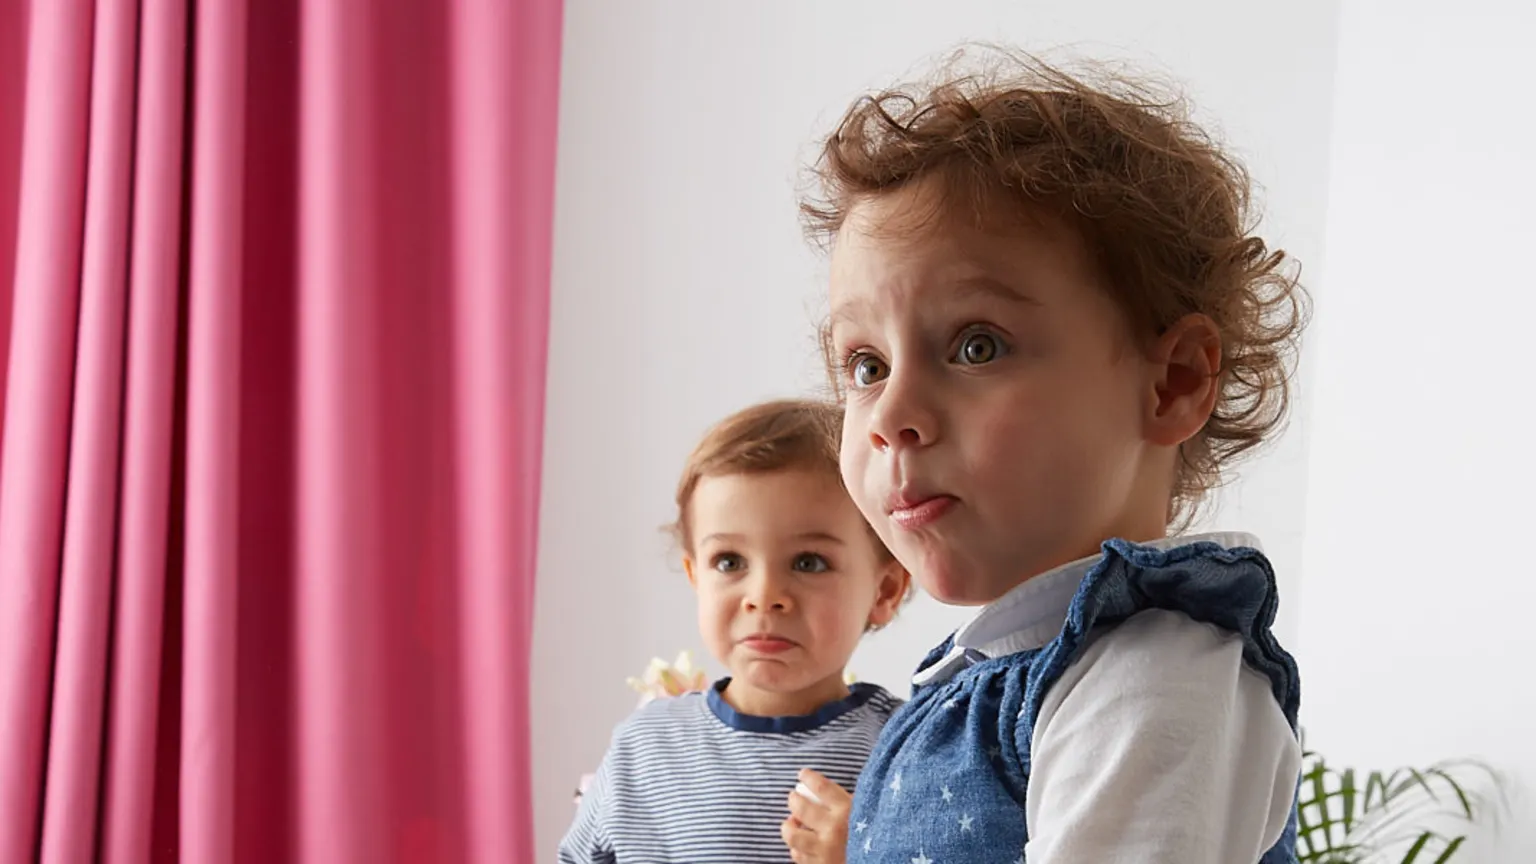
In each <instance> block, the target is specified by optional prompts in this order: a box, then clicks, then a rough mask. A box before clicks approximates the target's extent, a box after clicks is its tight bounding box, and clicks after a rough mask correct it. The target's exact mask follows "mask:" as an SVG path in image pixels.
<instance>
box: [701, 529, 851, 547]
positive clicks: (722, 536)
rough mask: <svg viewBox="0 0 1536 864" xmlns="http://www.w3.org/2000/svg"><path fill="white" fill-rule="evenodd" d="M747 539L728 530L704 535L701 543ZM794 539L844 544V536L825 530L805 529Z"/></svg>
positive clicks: (737, 541)
mask: <svg viewBox="0 0 1536 864" xmlns="http://www.w3.org/2000/svg"><path fill="white" fill-rule="evenodd" d="M745 539H746V535H745V534H733V533H729V532H727V533H717V534H709V535H706V536H705V537H704V539H702V540H700V541H699V542H700V543H701V544H702V543H709V542H711V541H713V542H715V543H740V542H741V541H743V540H745ZM794 539H796V540H815V541H820V542H823V543H833V544H836V545H838V546H842V545H843V538H841V537H838V536H837V535H835V534H828V533H827V532H825V531H805V532H802V533H800V534H796V535H795V538H794Z"/></svg>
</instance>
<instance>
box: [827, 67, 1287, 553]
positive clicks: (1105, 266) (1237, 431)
mask: <svg viewBox="0 0 1536 864" xmlns="http://www.w3.org/2000/svg"><path fill="white" fill-rule="evenodd" d="M988 53H991V54H992V55H993V56H994V57H995V58H996V59H997V60H998V62H996V63H994V64H990V65H989V66H987V67H984V68H983V69H982V70H981V71H978V72H975V73H965V71H964V69H963V68H961V64H962V62H963V61H964V60H965V59H966V55H967V52H965V51H964V50H962V51H960V52H957V54H956V55H955V56H954V57H953V58H952V60H951V61H950V63H948V64H945V66H944V67H943V68H941V70H940V75H939V76H938V78H937V80H935V81H929V82H926V83H919V84H914V85H909V86H905V87H898V88H894V89H889V90H884V91H881V92H879V93H875V94H873V95H870V96H866V97H864V98H861V99H859V100H858V101H857V102H855V103H854V104H853V106H852V107H850V108H849V109H848V111H847V113H846V114H845V115H844V116H843V118H842V121H841V122H840V123H839V124H838V126H837V129H836V131H835V132H833V133H832V135H831V136H829V137H828V138H827V139H826V141H825V143H824V145H823V146H822V149H821V154H820V157H819V159H818V160H817V162H816V164H815V174H814V179H815V180H816V181H817V185H818V186H819V194H818V195H816V196H814V197H808V198H807V199H805V200H804V201H803V203H802V204H801V211H802V214H803V216H804V219H805V223H806V228H807V233H808V234H809V235H810V236H811V237H812V238H813V239H815V240H818V241H821V242H822V244H823V245H829V244H830V243H831V241H832V240H833V238H834V237H835V235H836V234H837V232H838V230H839V229H840V228H841V227H842V225H843V222H844V220H846V219H847V218H848V214H849V212H850V211H851V210H852V209H853V208H854V207H855V206H857V205H858V204H859V203H860V202H862V201H865V200H868V199H870V198H873V197H875V196H878V195H881V194H884V193H888V192H891V191H894V190H897V189H900V188H903V187H905V186H907V185H908V184H911V183H913V182H915V181H918V180H923V179H925V178H929V177H934V178H936V179H937V180H938V181H939V183H940V188H941V192H942V197H943V202H942V203H943V205H944V206H943V209H944V210H945V211H946V212H947V213H949V214H953V213H954V212H955V211H957V210H959V211H960V212H965V210H964V209H962V208H965V209H968V210H969V211H970V212H972V213H974V214H976V216H977V218H978V219H979V218H980V214H981V213H982V212H983V211H984V209H985V208H984V207H983V205H984V204H987V203H993V202H997V203H1005V204H1008V205H1011V206H1012V208H1013V209H1014V210H1015V212H1016V213H1017V214H1018V215H1021V216H1028V215H1031V213H1034V212H1041V211H1043V212H1046V213H1048V214H1050V215H1055V216H1059V217H1061V218H1064V219H1065V220H1067V223H1068V224H1069V225H1071V226H1072V227H1073V228H1074V229H1076V230H1077V231H1079V232H1081V233H1082V235H1083V237H1084V239H1085V240H1086V241H1087V242H1088V244H1089V248H1090V249H1091V250H1092V252H1093V254H1094V257H1095V259H1096V260H1097V263H1098V265H1099V267H1100V268H1101V269H1102V272H1103V274H1104V275H1105V276H1106V277H1107V278H1106V282H1107V284H1108V285H1109V286H1110V290H1111V291H1112V293H1113V294H1114V299H1115V300H1116V302H1117V303H1118V305H1119V306H1120V308H1121V309H1122V310H1123V311H1124V312H1125V314H1126V315H1127V317H1128V319H1129V321H1130V324H1131V325H1132V327H1133V328H1134V332H1136V333H1137V335H1138V336H1139V337H1146V336H1148V335H1156V334H1160V333H1162V332H1163V331H1164V330H1165V329H1166V328H1167V327H1169V326H1170V325H1172V324H1173V323H1174V322H1175V321H1177V320H1178V319H1179V318H1181V317H1183V316H1184V315H1187V314H1190V313H1202V314H1205V315H1207V316H1209V317H1210V318H1211V319H1212V320H1213V321H1214V322H1215V323H1216V326H1217V328H1218V329H1219V331H1220V333H1221V342H1222V357H1221V369H1220V371H1219V373H1218V374H1219V376H1220V390H1219V393H1218V397H1217V401H1216V405H1215V408H1214V410H1213V411H1212V413H1211V417H1210V420H1209V421H1207V423H1206V424H1205V427H1204V428H1203V429H1202V430H1201V432H1200V433H1199V434H1198V435H1196V436H1195V437H1194V438H1192V439H1190V440H1189V441H1187V442H1185V444H1184V445H1183V446H1182V447H1181V448H1180V456H1181V458H1180V464H1179V468H1178V472H1177V476H1176V477H1175V481H1174V487H1173V498H1172V501H1171V502H1170V505H1169V514H1168V518H1169V521H1170V522H1176V521H1177V522H1181V523H1184V524H1187V523H1188V522H1189V521H1190V520H1191V519H1192V518H1193V516H1194V515H1195V512H1196V509H1197V508H1198V505H1199V504H1200V502H1201V499H1202V498H1203V497H1204V496H1205V493H1206V492H1207V491H1208V490H1210V489H1211V488H1213V487H1215V486H1217V485H1219V483H1220V482H1221V479H1222V472H1223V470H1224V469H1225V468H1227V467H1228V466H1229V465H1230V464H1231V463H1232V462H1234V461H1235V460H1237V459H1238V458H1239V457H1241V456H1242V455H1244V454H1246V453H1248V452H1249V451H1251V450H1252V449H1253V448H1255V447H1256V446H1258V445H1260V444H1262V443H1264V442H1265V441H1266V440H1268V439H1269V438H1271V437H1273V435H1274V433H1275V432H1276V431H1277V430H1278V429H1279V428H1280V427H1281V426H1282V425H1283V423H1284V420H1285V416H1286V412H1287V408H1288V404H1289V382H1290V376H1291V373H1292V371H1293V369H1294V357H1295V349H1296V347H1297V346H1296V342H1297V340H1298V338H1299V336H1300V333H1301V330H1302V329H1303V327H1304V326H1305V323H1306V318H1307V312H1308V305H1307V297H1306V294H1305V292H1304V291H1303V289H1302V288H1301V286H1300V285H1299V284H1298V282H1297V276H1296V273H1295V272H1294V271H1295V269H1296V268H1295V267H1294V266H1293V265H1294V259H1290V258H1287V256H1286V254H1285V253H1284V252H1283V251H1281V250H1279V249H1271V248H1269V247H1267V246H1266V245H1265V243H1264V241H1263V240H1261V239H1260V238H1258V237H1257V236H1254V233H1253V232H1254V230H1255V228H1256V225H1257V221H1258V215H1257V213H1256V208H1254V207H1253V202H1252V189H1251V186H1252V183H1251V181H1250V179H1249V176H1248V172H1247V170H1246V169H1245V168H1244V167H1243V166H1242V164H1241V163H1239V162H1238V161H1237V160H1236V159H1235V158H1234V157H1233V156H1232V155H1231V154H1230V153H1228V152H1226V151H1224V150H1223V149H1222V147H1221V145H1220V143H1219V142H1218V141H1217V140H1215V139H1214V138H1213V137H1212V136H1211V135H1210V134H1209V133H1207V132H1206V131H1205V130H1203V129H1201V128H1200V127H1199V126H1197V125H1196V124H1195V123H1193V122H1192V121H1191V120H1190V118H1189V113H1188V107H1187V105H1186V104H1185V103H1184V102H1183V100H1182V99H1180V98H1178V97H1177V96H1176V95H1174V94H1173V93H1172V91H1171V90H1166V89H1159V88H1156V87H1154V86H1152V85H1151V84H1150V83H1148V82H1146V81H1144V80H1143V81H1139V80H1135V79H1132V78H1128V77H1125V76H1122V75H1118V74H1114V73H1111V72H1109V71H1107V70H1103V69H1089V70H1087V71H1085V72H1082V73H1080V74H1077V75H1073V74H1068V73H1067V72H1064V71H1062V70H1060V69H1057V68H1054V67H1052V66H1050V65H1048V64H1046V63H1044V62H1042V61H1041V60H1039V59H1037V58H1034V57H1030V56H1027V55H1021V54H1017V53H1014V52H1010V51H1007V50H1006V49H991V50H990V51H989V52H988ZM956 205H959V206H956ZM823 344H824V346H825V345H826V333H825V332H824V333H823ZM832 359H833V358H831V357H828V363H829V367H830V366H831V365H832ZM835 377H837V376H835V375H834V378H835Z"/></svg>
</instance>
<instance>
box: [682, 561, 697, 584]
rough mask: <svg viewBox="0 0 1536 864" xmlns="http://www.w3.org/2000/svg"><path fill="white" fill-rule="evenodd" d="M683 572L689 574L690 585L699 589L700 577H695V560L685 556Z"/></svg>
mask: <svg viewBox="0 0 1536 864" xmlns="http://www.w3.org/2000/svg"><path fill="white" fill-rule="evenodd" d="M683 572H684V573H687V574H688V584H689V585H692V586H693V587H695V588H697V587H699V577H697V576H695V575H693V559H692V558H690V557H688V556H687V555H684V556H683Z"/></svg>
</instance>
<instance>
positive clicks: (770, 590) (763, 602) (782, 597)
mask: <svg viewBox="0 0 1536 864" xmlns="http://www.w3.org/2000/svg"><path fill="white" fill-rule="evenodd" d="M788 588H789V580H787V579H785V578H784V577H783V576H781V575H779V574H776V573H772V572H768V573H762V574H760V575H759V576H758V577H757V578H756V579H754V580H752V585H751V586H750V587H749V588H748V589H747V594H746V606H747V609H748V610H750V611H753V612H761V611H765V610H772V611H775V612H785V611H788V610H789V609H790V608H791V606H792V605H793V603H792V602H791V600H790V595H789V590H788Z"/></svg>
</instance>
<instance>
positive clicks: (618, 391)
mask: <svg viewBox="0 0 1536 864" xmlns="http://www.w3.org/2000/svg"><path fill="white" fill-rule="evenodd" d="M1047 5H1048V7H1049V8H1044V7H1045V6H1047ZM1336 15H1337V3H1336V2H1335V0H1303V2H1292V3H1288V4H1283V5H1275V4H1265V5H1263V6H1262V7H1258V6H1254V5H1252V4H1243V3H1233V2H1230V0H1165V2H1160V3H1145V2H1137V0H1093V2H1082V0H1078V2H1072V3H1067V2H1058V3H1051V4H1040V3H1020V2H1016V0H999V2H953V0H950V2H946V3H943V4H939V3H933V2H893V0H878V2H874V0H872V2H862V3H859V2H846V0H845V2H835V3H834V2H826V0H799V2H785V0H773V2H770V0H757V2H752V3H745V2H743V3H720V2H711V0H694V2H686V3H684V2H660V0H653V2H613V0H567V7H566V34H565V57H564V68H563V71H562V75H563V81H562V93H561V142H560V154H559V157H560V163H559V176H558V187H557V207H556V243H555V275H554V309H553V320H552V325H551V326H552V333H551V335H552V341H551V353H550V363H551V366H550V373H549V401H548V421H547V431H548V440H547V444H546V448H547V449H546V454H545V461H544V488H545V492H544V501H543V527H542V532H541V541H540V542H541V549H540V569H539V575H538V579H539V599H538V608H537V620H538V630H537V637H536V643H535V652H534V661H535V676H534V695H535V715H534V736H535V762H534V771H535V782H536V789H537V792H538V795H539V801H538V810H537V813H536V816H537V825H538V832H539V834H538V846H539V849H540V850H541V851H542V852H543V853H544V854H545V855H547V856H549V858H547V859H546V860H550V859H552V855H553V847H554V844H555V842H556V841H557V839H558V837H559V835H560V834H561V833H562V832H563V830H564V828H565V826H566V824H567V822H568V820H569V819H570V816H571V814H572V812H573V811H572V808H571V804H570V794H569V793H570V790H571V787H572V786H573V785H574V783H575V781H576V778H577V776H578V775H579V774H580V773H581V772H583V771H585V770H589V769H590V768H591V767H593V766H594V765H595V764H596V761H597V759H598V758H599V757H600V755H601V753H602V751H603V749H604V747H605V745H606V743H607V739H608V734H609V731H610V730H611V728H612V726H613V724H614V723H615V722H616V721H618V720H619V719H621V718H622V717H623V715H624V714H625V713H626V712H627V711H628V710H629V709H630V708H631V707H632V706H633V697H632V694H630V693H629V692H628V691H626V690H625V688H624V684H623V681H624V678H625V677H626V676H627V675H633V674H637V673H638V672H639V671H640V670H641V668H642V667H643V666H644V664H645V662H646V661H647V660H648V659H649V658H650V657H651V656H652V655H653V654H664V655H667V656H670V655H671V654H672V653H673V652H675V651H676V650H677V649H679V648H684V647H690V648H695V649H697V647H698V644H697V643H698V640H697V637H696V634H695V629H694V621H693V608H692V598H691V594H690V592H689V590H688V587H687V584H686V582H685V581H684V579H683V577H682V575H681V573H680V572H679V570H678V568H677V567H675V566H674V565H672V564H670V556H669V553H668V550H667V547H666V544H665V542H664V540H663V539H662V537H661V535H660V534H659V532H658V531H657V530H656V529H657V526H659V525H660V524H661V523H663V522H665V521H666V520H667V519H669V518H670V516H671V509H670V508H671V491H672V486H673V484H674V483H675V481H676V475H677V472H678V470H679V468H680V467H681V463H682V459H683V457H684V456H685V455H686V453H687V451H688V450H689V448H691V446H692V445H693V443H694V442H695V440H696V438H697V437H698V435H699V434H700V433H701V432H702V431H703V429H704V428H705V427H706V426H707V425H708V424H709V423H711V422H713V421H714V420H716V419H718V418H719V417H721V416H723V415H724V414H725V413H727V412H729V411H731V410H733V409H736V408H739V407H741V406H743V405H745V404H747V403H749V402H752V401H755V400H758V399H762V398H765V397H769V396H775V395H784V394H790V393H795V392H798V391H800V390H803V389H805V388H807V387H809V386H812V385H814V384H816V383H818V382H819V381H820V372H819V366H818V364H817V360H816V357H815V350H814V343H813V339H812V325H813V323H814V322H815V321H816V320H817V318H818V317H819V315H820V309H821V306H822V302H823V297H824V295H823V288H822V278H823V264H822V262H821V260H820V259H819V257H818V256H817V255H816V254H815V253H814V252H813V251H812V250H810V249H809V248H808V247H807V246H806V245H805V244H804V243H803V241H802V240H801V238H800V235H799V226H798V222H797V218H796V211H795V196H794V190H795V182H796V178H797V172H798V170H799V168H800V165H801V161H800V160H801V158H802V157H804V156H806V155H808V152H809V151H808V147H809V145H810V142H811V141H812V140H813V139H814V138H815V137H816V136H818V135H821V134H824V133H825V132H827V131H828V130H829V129H830V127H831V125H832V123H833V122H834V121H835V119H836V118H837V116H838V115H839V114H840V113H841V111H842V109H843V108H844V107H845V105H846V104H847V102H848V101H849V99H851V98H852V97H853V96H855V95H856V94H857V93H858V92H860V91H862V90H864V89H865V88H868V87H870V86H876V85H880V84H884V83H889V82H891V81H892V80H893V79H895V78H897V77H900V76H901V75H902V73H904V72H906V71H908V70H909V69H911V68H912V67H913V66H914V65H916V64H917V63H918V61H920V60H922V59H923V58H925V57H928V56H930V55H932V54H934V53H935V52H939V51H942V50H944V49H946V48H947V47H949V46H951V45H953V44H954V43H956V42H958V41H960V40H963V39H992V40H1001V41H1007V42H1011V43H1015V44H1020V45H1023V46H1025V47H1030V48H1036V49H1039V48H1043V47H1049V46H1053V45H1061V44H1066V43H1077V47H1078V50H1079V51H1081V52H1083V53H1087V54H1091V55H1098V56H1127V55H1129V56H1132V57H1134V58H1136V59H1138V60H1140V59H1144V58H1147V57H1152V58H1156V59H1157V61H1158V62H1159V63H1160V64H1161V66H1162V67H1163V68H1165V69H1166V70H1168V71H1170V72H1171V73H1172V74H1173V75H1174V76H1176V77H1177V78H1180V79H1182V80H1183V81H1185V82H1186V83H1187V84H1188V85H1189V88H1190V90H1191V91H1192V93H1193V94H1194V96H1195V98H1196V100H1197V102H1198V103H1199V104H1200V106H1201V107H1202V109H1203V113H1204V114H1206V115H1207V116H1214V117H1219V118H1220V119H1221V121H1222V125H1223V126H1224V128H1225V130H1226V132H1227V135H1228V137H1229V138H1230V139H1231V140H1232V141H1233V142H1234V143H1235V144H1236V145H1237V146H1238V148H1239V149H1240V150H1241V151H1243V152H1244V153H1245V154H1246V155H1247V156H1248V157H1249V162H1250V165H1251V167H1252V168H1253V169H1254V171H1255V173H1256V174H1257V176H1258V177H1259V179H1261V180H1262V181H1263V182H1264V184H1265V185H1266V186H1267V187H1268V194H1267V199H1268V203H1269V212H1270V216H1271V219H1270V226H1269V233H1270V234H1271V235H1272V236H1273V237H1275V238H1277V239H1279V240H1280V241H1281V242H1282V243H1283V244H1284V245H1285V246H1286V247H1287V248H1288V249H1290V250H1291V251H1293V252H1295V253H1296V254H1297V255H1298V256H1299V257H1300V258H1301V259H1302V260H1303V261H1305V262H1307V263H1308V264H1309V265H1311V264H1312V263H1313V262H1316V261H1317V260H1318V258H1319V256H1320V255H1321V252H1322V224H1323V217H1324V207H1325V204H1326V192H1327V190H1326V183H1327V164H1328V146H1327V138H1328V127H1329V123H1330V118H1331V117H1332V111H1331V108H1330V99H1331V80H1332V74H1333V70H1332V57H1333V55H1334V47H1335V29H1336V21H1335V19H1336ZM1315 272H1316V271H1315V269H1314V270H1309V273H1315ZM1302 407H1303V408H1305V402H1303V406H1302ZM1303 431H1304V427H1299V428H1297V429H1295V430H1293V433H1292V434H1291V435H1290V436H1288V437H1287V438H1286V439H1285V440H1284V442H1283V444H1282V445H1281V446H1280V447H1279V448H1277V449H1276V450H1275V451H1274V452H1273V453H1272V454H1271V455H1270V456H1269V457H1268V459H1267V460H1266V461H1264V462H1260V463H1255V464H1254V465H1253V467H1252V469H1251V470H1250V471H1249V472H1248V473H1247V475H1246V478H1245V480H1244V482H1243V483H1242V484H1241V485H1240V486H1238V487H1237V488H1235V489H1234V490H1232V494H1231V495H1229V496H1228V498H1227V501H1226V506H1225V509H1224V512H1223V513H1222V514H1221V519H1220V522H1221V524H1222V525H1224V526H1227V527H1243V528H1249V529H1252V530H1255V531H1257V532H1259V533H1260V534H1261V535H1263V536H1264V537H1265V538H1266V541H1267V544H1268V547H1269V549H1270V552H1271V554H1272V557H1273V558H1274V559H1275V561H1276V564H1277V567H1278V569H1279V570H1280V573H1281V580H1282V591H1283V592H1284V594H1285V596H1286V597H1287V598H1288V599H1290V598H1294V596H1295V588H1296V586H1297V584H1298V581H1299V578H1300V559H1301V544H1302V537H1301V530H1302V525H1303V513H1302V506H1303V501H1304V498H1305V494H1306V481H1307V471H1306V452H1307V450H1306V438H1305V436H1304V435H1303V434H1301V433H1302V432H1303ZM1294 612H1295V604H1294V603H1287V604H1286V605H1284V607H1283V609H1282V621H1281V625H1280V629H1281V633H1282V634H1283V635H1284V636H1285V637H1287V638H1288V639H1289V637H1292V636H1294V633H1295V630H1296V626H1297V622H1296V618H1295V614H1294ZM960 618H961V614H960V613H958V612H957V611H956V610H947V609H943V608H942V607H938V606H936V605H935V604H932V603H929V602H927V601H919V602H918V603H917V604H915V605H914V606H912V607H909V608H908V609H907V610H906V611H905V612H904V613H903V617H902V619H901V620H900V621H899V622H898V623H897V624H896V625H894V626H892V627H891V628H890V629H889V630H887V631H886V632H884V633H881V634H878V635H876V636H874V637H872V638H871V639H870V641H869V642H868V644H867V645H866V647H865V648H864V649H862V650H861V651H860V653H859V654H858V655H857V656H856V658H855V660H854V663H853V669H854V671H856V672H857V673H858V674H859V675H860V676H861V677H863V678H865V679H868V680H874V681H878V682H880V683H883V684H886V685H887V686H890V687H891V688H892V689H894V690H897V691H898V692H903V693H904V692H905V691H906V685H905V678H906V676H907V674H908V673H909V672H910V670H911V667H912V666H913V664H914V663H915V662H916V661H917V660H918V659H919V658H920V657H921V655H922V654H923V653H924V651H925V650H926V649H927V648H928V647H929V646H930V645H931V644H932V643H934V642H936V641H938V640H939V639H940V638H942V637H943V635H944V634H945V633H946V632H947V631H948V630H949V629H951V628H952V627H953V625H954V624H955V623H956V622H957V621H958V620H960ZM711 666H712V668H713V669H714V670H715V671H719V667H718V665H717V664H713V663H712V664H711Z"/></svg>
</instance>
